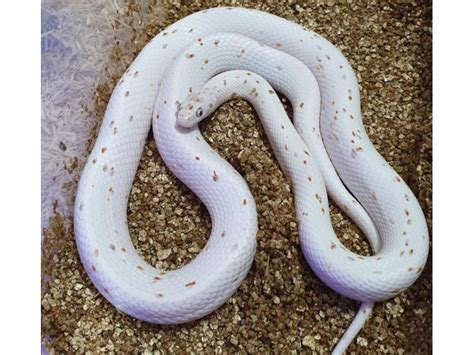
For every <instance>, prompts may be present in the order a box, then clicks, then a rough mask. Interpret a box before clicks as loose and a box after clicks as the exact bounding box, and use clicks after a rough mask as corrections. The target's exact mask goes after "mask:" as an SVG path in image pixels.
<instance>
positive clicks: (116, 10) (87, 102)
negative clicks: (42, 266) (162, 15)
mask: <svg viewBox="0 0 474 355" xmlns="http://www.w3.org/2000/svg"><path fill="white" fill-rule="evenodd" d="M141 3H142V4H143V5H144V6H143V10H144V12H143V13H142V14H141V15H143V18H141V16H140V14H138V17H140V18H136V19H132V20H133V22H131V21H129V19H128V18H127V17H126V16H127V15H126V9H127V6H128V2H127V1H126V0H101V1H95V0H75V1H68V0H43V2H42V14H41V20H42V24H41V50H42V60H41V89H42V92H41V98H42V112H41V120H42V125H41V160H42V176H41V193H42V197H41V199H42V200H41V216H42V218H41V224H42V228H46V227H47V226H48V220H49V217H50V216H51V214H52V212H53V210H54V209H56V211H57V212H58V213H60V214H61V215H63V216H64V217H66V218H67V217H70V216H71V214H72V208H73V200H72V199H71V197H70V194H68V192H67V191H66V190H65V184H68V183H71V182H73V181H75V180H77V178H78V176H79V174H80V168H81V167H82V162H83V161H84V159H85V157H86V154H87V151H86V149H87V145H86V142H87V140H88V139H90V138H91V131H92V128H93V127H94V125H95V124H96V123H97V122H100V119H101V117H94V114H93V113H91V112H94V93H95V90H96V88H97V85H98V84H99V83H101V82H103V81H104V80H106V79H107V78H106V75H105V70H104V68H105V66H106V65H107V64H108V61H109V60H110V53H111V50H112V46H113V43H114V42H116V41H119V42H122V43H127V40H129V39H130V36H131V33H132V27H134V28H135V30H140V28H137V23H138V24H140V23H144V22H145V21H142V20H143V19H144V18H146V17H147V16H150V14H145V9H146V8H147V6H146V5H147V4H146V1H141ZM134 16H135V17H137V14H134ZM113 24H115V26H113ZM117 24H120V25H119V26H117ZM130 24H131V25H130ZM114 27H115V28H114ZM124 47H125V48H126V47H127V46H124ZM124 55H126V56H127V55H128V56H129V55H130V53H126V50H125V53H124ZM127 60H128V59H127ZM122 69H123V68H117V67H113V66H112V67H109V68H108V74H109V75H111V74H112V75H120V72H114V70H115V71H118V70H122ZM75 159H77V163H74V160H75ZM73 186H75V183H73Z"/></svg>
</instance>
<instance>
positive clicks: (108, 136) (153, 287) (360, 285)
mask: <svg viewBox="0 0 474 355" xmlns="http://www.w3.org/2000/svg"><path fill="white" fill-rule="evenodd" d="M230 70H248V72H228V73H224V74H221V76H218V77H216V78H214V79H211V78H213V77H214V76H216V75H217V74H219V73H222V72H227V71H230ZM229 75H231V76H229ZM237 76H238V77H239V78H237ZM247 77H248V78H247ZM226 78H228V80H229V81H228V83H229V87H227V81H225V80H226ZM259 78H260V79H259ZM265 79H266V80H268V82H269V83H267V82H266V80H265ZM209 80H211V82H209V83H207V84H206V82H208V81H209ZM217 80H221V84H220V85H218V82H217ZM244 81H246V83H244ZM257 81H258V83H257ZM236 85H237V86H238V87H237V86H236ZM242 85H248V89H249V91H248V92H247V93H245V95H242V96H244V97H246V98H247V99H249V100H250V101H251V102H252V104H253V105H254V107H255V108H256V110H257V112H259V116H261V118H262V122H263V123H264V126H265V129H266V132H267V135H268V136H269V139H270V141H271V143H272V147H273V148H274V151H275V154H276V156H277V158H278V160H279V162H280V164H281V166H282V169H283V170H284V172H285V174H286V175H287V176H288V177H289V178H290V180H291V181H292V185H293V188H294V195H295V205H296V212H297V218H298V226H299V235H300V240H301V246H302V249H303V253H304V255H305V257H306V260H307V261H308V263H309V264H310V266H311V268H312V269H313V270H314V272H315V273H316V274H317V275H318V277H319V278H320V279H321V280H322V281H323V282H324V283H325V284H327V285H328V286H329V287H331V288H332V289H334V290H335V291H337V292H339V293H341V294H343V295H345V296H347V297H350V298H353V299H355V300H358V301H361V302H363V306H362V308H361V311H360V313H359V315H358V316H357V317H356V320H355V322H354V323H353V325H351V328H349V331H348V333H347V334H346V335H345V336H344V338H343V339H342V340H341V342H340V345H339V346H338V348H336V352H338V351H341V350H343V349H344V348H345V347H346V346H347V344H348V342H349V341H350V340H351V339H352V338H353V336H354V335H355V333H356V332H357V331H358V329H359V328H360V327H361V326H362V324H363V321H364V320H365V318H366V316H367V314H368V312H367V311H369V310H370V309H371V307H372V305H373V302H377V301H382V300H385V299H388V298H391V297H393V296H395V295H396V294H398V293H399V292H401V291H402V290H404V289H406V288H407V287H409V286H410V285H411V284H412V283H413V282H414V281H415V280H416V279H417V277H418V276H419V274H420V272H421V271H422V269H423V267H424V264H425V262H426V258H427V255H428V231H427V226H426V222H425V219H424V216H423V213H422V211H421V208H420V206H419V204H418V202H417V200H416V198H415V196H414V195H413V193H412V192H411V191H410V189H409V188H408V186H407V185H406V184H405V183H404V182H403V181H402V179H401V178H400V177H399V176H398V174H397V173H396V172H395V171H394V170H393V169H392V168H391V167H390V166H389V165H388V164H387V163H386V162H385V161H384V160H383V158H382V157H381V156H380V155H379V154H378V153H377V152H376V150H375V149H374V147H373V146H372V144H371V143H370V141H369V139H368V137H367V135H366V133H365V130H364V128H363V125H362V119H361V113H360V102H359V91H358V85H357V80H356V77H355V75H354V72H353V70H352V68H351V67H350V65H349V63H348V62H347V60H346V59H345V58H344V56H343V55H342V54H341V53H340V52H339V51H338V50H337V49H336V48H335V47H334V46H333V45H332V44H331V43H329V42H328V41H327V40H325V39H324V38H322V37H320V36H319V35H317V34H315V33H313V32H311V31H308V30H306V29H304V28H302V27H301V26H299V25H296V24H294V23H291V22H289V21H286V20H284V19H281V18H279V17H276V16H273V15H270V14H267V13H263V12H259V11H255V10H249V9H241V8H215V9H210V10H205V11H201V12H199V13H196V14H193V15H191V16H188V17H186V18H184V19H182V20H180V21H178V22H176V23H175V24H173V25H171V26H170V27H168V28H167V29H165V30H164V31H163V32H161V33H160V34H158V35H157V36H156V37H155V38H154V39H153V40H152V41H151V42H150V43H149V44H148V45H147V46H146V47H145V48H144V49H143V51H142V52H141V53H140V54H139V56H138V57H137V59H136V60H135V61H134V62H133V63H132V65H131V66H130V68H129V69H128V70H127V72H126V73H125V74H124V76H123V77H122V79H121V80H120V82H119V84H118V85H117V87H116V88H115V90H114V92H113V94H112V97H111V99H110V102H109V105H108V107H107V112H106V115H105V118H104V121H103V124H102V127H101V130H100V133H99V137H98V138H97V142H96V144H95V146H94V149H93V150H92V152H91V155H90V157H89V159H88V162H87V163H86V166H85V168H84V171H83V174H82V176H81V180H80V184H79V189H78V193H77V198H76V207H75V234H76V241H77V245H78V249H79V253H80V256H81V260H82V262H83V264H84V266H85V268H86V270H87V272H88V274H89V276H90V278H91V280H92V281H93V283H94V285H95V286H96V287H97V288H98V290H99V291H100V292H101V293H102V294H103V295H104V297H106V298H107V299H108V300H109V301H110V302H111V303H112V304H114V306H115V307H117V308H118V309H120V310H121V311H123V312H125V313H127V314H129V315H131V316H134V317H136V318H139V319H142V320H145V321H148V322H153V323H159V324H176V323H182V322H188V321H191V320H194V319H198V318H200V317H202V316H204V315H206V314H208V313H210V312H212V311H213V310H215V309H216V308H218V307H219V306H220V305H221V304H222V303H224V302H225V301H226V300H227V299H228V298H229V297H230V296H231V295H232V294H233V293H234V292H235V290H236V289H237V287H238V286H239V285H240V283H241V282H242V280H243V279H244V278H245V276H246V274H247V272H248V270H249V268H250V266H251V263H252V261H253V257H254V254H255V248H256V241H255V235H256V231H257V215H256V208H255V202H254V200H253V198H252V195H251V194H250V191H249V189H248V187H247V184H246V183H245V181H244V180H243V179H242V177H241V176H240V175H239V174H238V173H237V172H236V171H235V170H234V169H233V168H232V167H231V166H230V165H229V164H228V163H227V162H226V161H225V160H223V159H222V158H221V157H220V156H219V155H218V154H216V153H215V152H214V151H213V150H212V149H211V148H210V146H209V145H208V144H207V143H206V142H205V140H204V138H203V137H202V136H201V134H200V132H199V129H198V127H197V126H196V123H197V122H198V121H199V120H200V119H201V117H205V116H207V115H208V114H209V113H210V112H212V111H213V110H214V109H215V107H216V106H218V105H219V104H220V103H221V102H222V100H225V99H228V96H229V94H232V92H229V91H228V90H229V88H230V87H232V88H233V89H235V90H236V91H238V90H240V91H242V90H245V87H242ZM269 85H271V86H269ZM273 88H275V90H278V91H280V92H282V93H283V94H285V95H286V96H287V97H288V98H289V99H290V101H291V102H292V105H293V111H294V123H295V128H296V130H295V129H294V128H293V127H292V125H291V122H289V121H288V118H287V117H286V115H284V114H283V113H282V108H281V104H280V106H279V103H278V100H277V98H276V95H274V92H273ZM305 88H306V89H305ZM237 89H238V90H237ZM217 90H220V91H219V92H217ZM244 92H245V91H244ZM318 93H319V95H320V96H319V95H318ZM189 94H191V95H189ZM198 109H200V110H198ZM152 117H153V120H152ZM263 117H271V118H268V119H263ZM152 121H153V129H154V134H155V140H156V143H157V145H158V149H159V152H160V154H161V156H162V157H163V160H164V161H165V163H166V164H167V166H168V167H169V168H170V170H171V171H172V172H173V173H174V174H175V175H176V176H177V177H178V178H179V179H180V180H181V181H182V182H183V183H185V184H186V185H187V186H188V187H189V188H190V189H191V190H192V191H193V192H194V193H195V194H196V195H197V196H198V197H199V198H200V199H201V200H202V201H203V203H204V204H205V205H206V207H207V209H208V211H209V214H210V216H211V219H212V231H211V235H210V237H209V240H208V243H207V245H206V247H205V248H204V250H203V251H202V252H201V253H200V254H199V255H198V256H197V257H196V258H195V259H194V260H193V261H192V262H190V263H189V264H187V265H185V266H184V267H182V268H180V269H178V270H174V271H168V272H165V271H162V270H157V269H155V268H154V267H152V266H151V265H148V264H146V263H145V262H144V261H143V260H142V259H141V257H140V256H139V255H138V254H137V252H136V251H135V249H134V247H133V244H132V242H131V239H130V236H129V232H128V227H127V213H126V212H127V200H128V194H129V191H130V188H131V184H132V181H133V177H134V175H135V172H136V169H137V166H138V163H139V160H140V156H141V153H142V151H143V148H144V144H145V140H146V137H147V134H148V132H149V129H150V124H151V122H152ZM282 126H283V127H282ZM341 180H342V181H341ZM345 186H347V188H348V190H349V191H350V193H349V192H348V191H347V190H346V188H345ZM326 187H327V189H328V191H329V194H330V195H331V197H332V198H333V200H334V201H335V202H336V203H337V204H338V205H339V206H340V207H341V208H343V209H344V210H345V211H346V212H347V214H348V215H349V216H350V217H351V218H352V219H353V220H354V221H355V222H356V223H357V224H358V225H359V226H360V227H361V229H362V230H363V231H364V233H365V234H366V236H367V237H368V239H369V241H370V243H371V246H372V249H373V250H374V252H375V254H374V255H373V256H370V257H363V256H360V255H357V254H354V253H353V252H351V251H349V250H347V249H346V248H345V247H344V246H343V245H342V243H340V242H339V240H338V239H337V237H336V235H335V233H334V231H333V229H332V226H331V223H330V219H329V208H328V201H327V197H326Z"/></svg>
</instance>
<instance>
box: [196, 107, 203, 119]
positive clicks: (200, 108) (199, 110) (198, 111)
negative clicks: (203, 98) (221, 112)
mask: <svg viewBox="0 0 474 355" xmlns="http://www.w3.org/2000/svg"><path fill="white" fill-rule="evenodd" d="M203 113H204V111H203V110H202V107H198V109H197V110H196V117H198V118H201V117H202V115H203Z"/></svg>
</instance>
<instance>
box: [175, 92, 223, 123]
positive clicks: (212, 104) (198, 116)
mask: <svg viewBox="0 0 474 355" xmlns="http://www.w3.org/2000/svg"><path fill="white" fill-rule="evenodd" d="M215 109H216V100H215V98H214V96H212V95H209V94H206V95H202V94H199V93H198V94H195V95H192V96H190V97H188V98H187V99H186V100H184V101H183V102H182V104H181V108H180V109H179V111H178V115H177V122H178V124H179V125H180V126H183V127H188V128H189V127H193V126H195V125H197V124H198V123H199V122H201V121H202V120H203V119H205V118H206V117H207V116H209V115H210V114H211V113H212V112H214V110H215Z"/></svg>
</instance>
